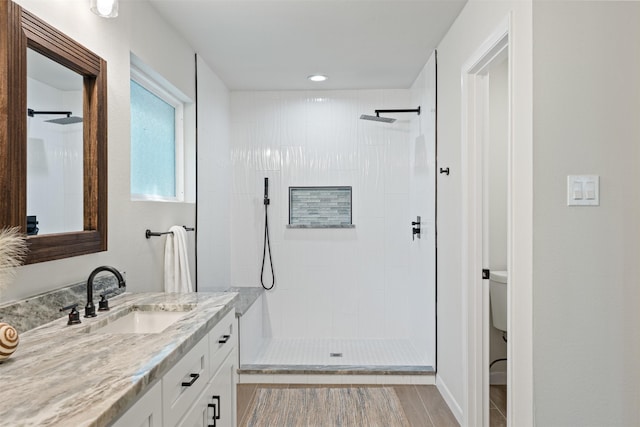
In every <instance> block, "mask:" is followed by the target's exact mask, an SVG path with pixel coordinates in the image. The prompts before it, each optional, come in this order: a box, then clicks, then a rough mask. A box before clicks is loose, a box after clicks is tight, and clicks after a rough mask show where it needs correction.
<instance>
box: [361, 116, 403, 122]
mask: <svg viewBox="0 0 640 427" xmlns="http://www.w3.org/2000/svg"><path fill="white" fill-rule="evenodd" d="M360 120H372V121H374V122H383V123H393V122H395V121H396V119H392V118H391V117H380V116H369V115H367V114H363V115H361V116H360Z"/></svg>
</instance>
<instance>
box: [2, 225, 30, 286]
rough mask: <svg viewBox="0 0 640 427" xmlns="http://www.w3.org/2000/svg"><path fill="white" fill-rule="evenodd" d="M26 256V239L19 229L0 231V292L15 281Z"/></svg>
mask: <svg viewBox="0 0 640 427" xmlns="http://www.w3.org/2000/svg"><path fill="white" fill-rule="evenodd" d="M26 254H27V241H26V237H25V235H24V234H23V233H21V232H20V228H19V227H13V228H5V229H2V230H0V292H2V290H3V289H4V288H5V287H7V285H9V283H10V282H11V281H12V280H13V279H14V277H15V275H16V271H15V268H16V267H19V266H20V265H22V261H23V260H24V257H25V255H26Z"/></svg>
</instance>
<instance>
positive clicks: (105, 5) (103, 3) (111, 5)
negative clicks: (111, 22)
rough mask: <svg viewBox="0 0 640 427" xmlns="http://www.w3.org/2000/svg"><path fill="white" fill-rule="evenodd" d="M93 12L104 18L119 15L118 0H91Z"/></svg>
mask: <svg viewBox="0 0 640 427" xmlns="http://www.w3.org/2000/svg"><path fill="white" fill-rule="evenodd" d="M91 12H93V13H95V14H96V15H98V16H101V17H102V18H115V17H116V16H118V0H91Z"/></svg>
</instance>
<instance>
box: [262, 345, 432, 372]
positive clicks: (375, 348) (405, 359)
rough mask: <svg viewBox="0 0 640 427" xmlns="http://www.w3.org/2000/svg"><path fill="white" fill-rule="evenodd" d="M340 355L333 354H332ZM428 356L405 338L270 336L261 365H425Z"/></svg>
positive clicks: (263, 350)
mask: <svg viewBox="0 0 640 427" xmlns="http://www.w3.org/2000/svg"><path fill="white" fill-rule="evenodd" d="M336 353H338V354H341V356H340V357H332V356H331V354H336ZM425 361H426V359H425V357H424V356H423V355H421V354H419V353H418V352H417V351H416V349H415V347H414V346H413V344H412V343H411V342H410V341H408V340H404V339H385V340H380V339H306V338H298V339H292V338H290V339H275V338H274V339H271V340H268V341H267V342H266V345H265V346H264V348H263V349H262V351H261V352H260V354H259V355H258V357H257V358H256V361H255V364H259V365H303V366H304V365H307V366H337V365H352V366H423V365H425Z"/></svg>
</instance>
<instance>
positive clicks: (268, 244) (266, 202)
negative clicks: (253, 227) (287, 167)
mask: <svg viewBox="0 0 640 427" xmlns="http://www.w3.org/2000/svg"><path fill="white" fill-rule="evenodd" d="M268 207H269V199H268V198H267V197H266V196H265V199H264V244H263V245H262V270H261V271H260V283H261V284H262V287H263V288H265V289H266V290H270V289H273V286H274V285H275V284H276V275H275V273H274V272H273V259H272V258H271V242H270V241H269V214H268V213H267V208H268ZM267 248H268V249H269V266H270V267H271V285H269V286H266V285H265V284H264V262H265V260H266V257H267Z"/></svg>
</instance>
